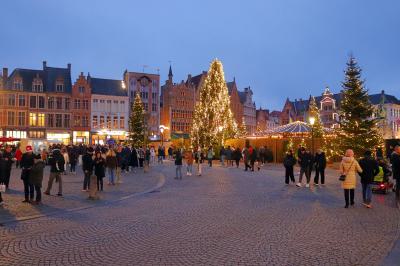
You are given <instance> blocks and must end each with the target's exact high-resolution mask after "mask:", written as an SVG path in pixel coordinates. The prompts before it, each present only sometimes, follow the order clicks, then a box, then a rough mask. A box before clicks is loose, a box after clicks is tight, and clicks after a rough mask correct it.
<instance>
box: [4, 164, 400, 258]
mask: <svg viewBox="0 0 400 266" xmlns="http://www.w3.org/2000/svg"><path fill="white" fill-rule="evenodd" d="M174 173H175V169H174V166H173V165H172V163H170V162H167V163H166V164H165V165H164V166H158V165H157V166H154V167H152V168H151V170H150V172H149V173H146V174H143V172H142V171H141V170H137V171H136V174H132V173H131V174H127V175H126V176H124V181H125V183H124V184H121V187H120V188H112V189H109V188H108V187H107V186H106V191H105V192H103V194H104V197H103V199H102V200H100V201H99V202H96V203H95V206H89V207H88V208H83V209H76V210H75V209H74V208H76V207H77V206H79V207H80V206H85V207H86V206H87V205H88V204H91V203H90V202H88V201H87V200H86V199H85V197H84V196H83V195H81V194H80V193H81V192H80V185H81V183H80V181H81V180H80V178H81V176H80V175H79V174H78V175H77V176H66V177H65V178H66V179H68V178H70V180H69V181H68V182H66V184H65V187H66V192H65V197H64V198H63V199H58V198H55V197H45V198H44V202H45V203H44V204H46V205H49V206H51V207H48V208H58V209H59V211H57V212H52V211H49V212H47V213H46V211H44V212H43V216H42V217H38V218H35V217H33V216H32V217H31V218H29V219H27V220H24V221H18V220H15V221H14V222H10V217H9V216H10V214H7V209H10V210H12V211H9V212H13V214H15V215H16V216H15V218H18V217H24V216H27V215H28V214H29V215H32V213H31V211H30V210H29V209H28V207H25V208H22V207H20V205H19V201H18V200H17V199H16V197H19V199H22V195H21V194H20V192H18V194H17V192H15V193H13V194H11V195H10V194H6V196H5V200H6V201H8V203H7V206H6V207H3V209H0V214H1V219H3V220H4V221H5V222H4V224H3V226H2V227H0V258H1V259H0V265H7V266H8V265H396V264H393V262H392V264H391V263H390V260H388V259H387V257H388V255H389V257H391V258H392V259H391V260H392V261H393V259H394V258H396V254H393V252H395V253H396V251H395V250H394V251H392V253H390V252H391V250H392V248H393V246H394V245H395V243H396V241H397V240H398V238H399V236H400V214H399V212H398V210H396V209H395V208H394V207H393V202H392V200H393V195H392V194H389V195H374V197H373V203H374V206H373V208H372V209H366V208H364V207H362V205H361V203H360V202H361V200H360V197H361V193H360V191H357V194H356V205H355V207H353V208H350V209H344V208H343V205H344V200H343V195H342V190H341V189H340V186H339V182H338V181H337V178H336V175H337V174H336V172H335V171H334V170H328V178H327V180H328V181H327V185H326V186H325V187H312V188H311V189H308V188H305V187H303V188H296V187H295V186H294V185H292V184H291V185H290V186H285V185H284V182H283V180H284V177H283V169H282V167H281V166H280V165H267V166H264V168H263V169H262V170H261V171H259V172H244V171H243V169H242V168H239V169H236V168H222V167H220V166H215V167H213V168H208V167H204V173H203V175H202V176H201V177H199V176H184V178H183V180H182V181H179V180H175V179H174V178H173V177H174ZM13 178H14V179H15V180H14V181H13V183H12V185H13V186H14V185H15V186H16V185H17V183H18V182H20V181H19V180H17V178H16V177H15V176H13ZM164 178H165V180H164ZM135 179H136V182H133V181H132V180H135ZM160 180H164V181H165V183H164V182H161V181H160ZM161 185H163V186H162V187H160V186H161ZM152 188H153V189H152ZM17 190H20V187H18V189H17ZM140 192H146V193H140ZM135 194H136V196H133V197H129V196H128V195H135ZM124 197H125V198H124ZM121 198H122V200H117V199H121ZM13 204H16V205H17V206H18V207H12V206H11V205H13ZM44 208H46V207H44ZM15 209H18V211H16V210H15ZM63 210H64V211H63ZM68 210H69V211H68ZM33 214H35V213H33ZM4 215H6V216H7V215H8V219H4ZM6 220H7V221H6ZM397 258H398V254H397ZM385 259H386V260H385ZM397 265H398V264H397Z"/></svg>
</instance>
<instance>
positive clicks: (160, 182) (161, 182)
mask: <svg viewBox="0 0 400 266" xmlns="http://www.w3.org/2000/svg"><path fill="white" fill-rule="evenodd" d="M164 184H165V176H164V175H163V174H162V173H159V179H158V182H157V185H155V186H154V187H152V188H150V189H147V190H145V191H142V192H137V193H133V194H130V195H127V196H124V197H121V198H119V199H114V200H108V201H104V202H101V203H100V204H97V205H93V206H84V207H77V208H71V209H65V210H58V211H52V212H48V213H43V214H38V215H30V216H23V217H18V218H15V219H10V220H6V221H3V222H2V223H0V226H4V225H6V224H11V223H16V222H23V221H28V220H34V219H38V218H42V217H48V216H53V215H57V214H64V213H71V212H76V211H81V210H87V209H91V208H96V207H104V206H107V205H110V204H112V203H116V202H120V201H123V200H127V199H130V198H133V197H139V196H142V195H145V194H148V193H151V192H154V191H157V190H159V189H160V188H162V187H163V186H164Z"/></svg>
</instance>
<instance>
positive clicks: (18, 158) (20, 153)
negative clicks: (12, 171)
mask: <svg viewBox="0 0 400 266" xmlns="http://www.w3.org/2000/svg"><path fill="white" fill-rule="evenodd" d="M15 159H16V160H17V162H16V164H15V165H16V167H17V168H18V167H21V159H22V151H21V148H20V147H18V148H17V150H16V151H15Z"/></svg>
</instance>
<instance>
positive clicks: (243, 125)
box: [237, 117, 247, 137]
mask: <svg viewBox="0 0 400 266" xmlns="http://www.w3.org/2000/svg"><path fill="white" fill-rule="evenodd" d="M237 135H238V137H245V136H246V135H247V128H246V123H245V121H244V117H242V123H241V124H240V125H239V127H238V134H237Z"/></svg>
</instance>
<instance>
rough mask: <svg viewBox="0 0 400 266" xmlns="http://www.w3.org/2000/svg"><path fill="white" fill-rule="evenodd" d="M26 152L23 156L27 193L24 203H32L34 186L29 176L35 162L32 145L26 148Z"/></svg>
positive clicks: (22, 176) (23, 173)
mask: <svg viewBox="0 0 400 266" xmlns="http://www.w3.org/2000/svg"><path fill="white" fill-rule="evenodd" d="M25 151H26V152H25V153H24V154H23V155H22V158H21V164H20V166H21V169H22V171H21V179H22V181H23V182H24V193H25V200H24V201H22V202H24V203H30V202H31V201H33V197H34V186H33V184H32V183H31V182H30V179H29V176H30V173H31V169H32V166H33V164H34V155H33V150H32V146H30V145H28V146H26V148H25Z"/></svg>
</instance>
